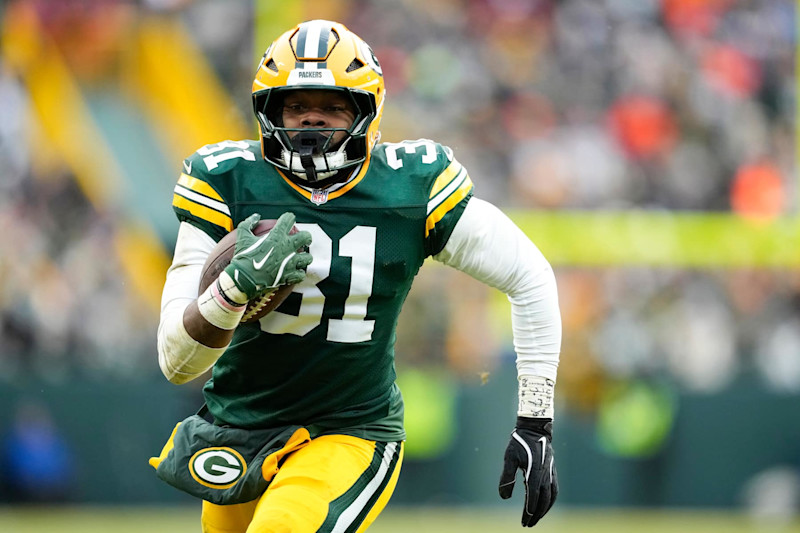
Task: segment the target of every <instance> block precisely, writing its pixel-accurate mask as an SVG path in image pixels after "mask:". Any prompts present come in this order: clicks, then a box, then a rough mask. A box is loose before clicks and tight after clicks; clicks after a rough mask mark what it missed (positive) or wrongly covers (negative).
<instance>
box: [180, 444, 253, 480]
mask: <svg viewBox="0 0 800 533" xmlns="http://www.w3.org/2000/svg"><path fill="white" fill-rule="evenodd" d="M189 472H190V473H191V474H192V477H193V478H194V480H195V481H197V482H198V483H200V484H201V485H204V486H206V487H209V488H212V489H227V488H229V487H232V486H233V485H235V484H236V482H237V481H239V479H241V477H242V476H243V475H244V474H245V472H247V463H245V461H244V458H242V456H241V455H240V454H239V452H237V451H236V450H234V449H233V448H227V447H222V448H203V449H202V450H200V451H198V452H197V453H195V454H194V455H193V456H192V458H191V459H190V460H189Z"/></svg>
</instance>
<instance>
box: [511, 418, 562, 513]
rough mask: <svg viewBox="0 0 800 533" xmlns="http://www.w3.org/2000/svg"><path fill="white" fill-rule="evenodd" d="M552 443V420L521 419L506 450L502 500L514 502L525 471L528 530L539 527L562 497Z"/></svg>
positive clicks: (524, 482)
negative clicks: (516, 481)
mask: <svg viewBox="0 0 800 533" xmlns="http://www.w3.org/2000/svg"><path fill="white" fill-rule="evenodd" d="M552 440H553V420H552V419H550V418H526V417H522V416H518V417H517V427H516V428H514V431H513V432H512V433H511V440H510V441H509V443H508V447H507V448H506V453H505V457H504V461H503V473H502V475H501V476H500V487H499V488H500V497H501V498H503V499H504V500H507V499H508V498H510V497H511V492H512V491H513V490H514V479H515V478H516V475H517V470H522V474H523V477H522V483H523V484H524V485H525V506H524V507H523V509H522V525H523V526H525V527H532V526H534V525H536V523H537V522H538V521H539V520H541V518H542V517H543V516H544V515H545V514H546V513H547V511H549V510H550V508H551V507H552V506H553V503H554V502H555V501H556V497H557V496H558V476H557V475H556V468H555V465H554V464H553V446H552V444H551V441H552Z"/></svg>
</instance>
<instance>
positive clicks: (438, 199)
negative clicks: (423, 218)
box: [427, 167, 467, 215]
mask: <svg viewBox="0 0 800 533" xmlns="http://www.w3.org/2000/svg"><path fill="white" fill-rule="evenodd" d="M465 179H467V169H466V168H463V167H462V168H461V172H459V173H458V175H457V176H456V177H455V178H453V180H452V181H451V182H450V183H449V184H448V185H447V187H445V188H444V189H442V191H441V192H440V193H439V194H437V195H436V196H434V197H433V199H431V200H430V201H429V202H428V211H427V214H428V215H430V214H431V213H433V210H434V209H436V207H437V206H438V205H439V204H441V203H442V202H444V201H445V200H446V199H447V198H448V197H449V196H450V195H451V194H453V192H454V191H456V190H457V189H458V188H459V187H461V184H462V183H464V180H465Z"/></svg>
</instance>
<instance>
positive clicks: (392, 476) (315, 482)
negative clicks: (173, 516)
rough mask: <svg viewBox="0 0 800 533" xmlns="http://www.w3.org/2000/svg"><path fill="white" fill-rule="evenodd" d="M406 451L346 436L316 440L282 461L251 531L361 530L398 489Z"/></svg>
mask: <svg viewBox="0 0 800 533" xmlns="http://www.w3.org/2000/svg"><path fill="white" fill-rule="evenodd" d="M402 450H403V443H402V442H389V443H386V442H374V441H367V440H364V439H359V438H356V437H350V436H346V435H325V436H322V437H318V438H316V439H314V440H312V441H311V442H310V443H309V444H308V445H306V446H305V447H303V448H301V449H299V450H297V451H295V452H293V453H292V454H291V455H290V456H289V457H288V458H287V459H286V461H285V462H284V463H283V465H282V466H281V468H280V471H279V472H278V474H277V475H276V476H275V478H274V479H273V480H272V483H270V486H269V487H268V488H267V491H266V492H265V493H264V495H263V496H262V497H261V499H260V501H259V502H258V505H257V506H256V510H255V514H254V516H253V522H252V524H251V526H250V528H249V529H248V530H247V533H278V532H280V533H283V532H291V533H315V532H319V533H326V532H333V531H337V532H338V531H341V532H355V531H363V530H364V529H366V527H367V526H368V525H369V524H370V523H371V522H372V521H373V520H374V519H375V518H376V517H377V516H378V514H379V513H380V511H381V510H382V509H383V508H384V507H385V506H386V503H387V502H388V501H389V497H390V496H391V494H392V492H393V491H394V487H395V484H396V482H397V476H398V474H399V473H400V464H401V462H402Z"/></svg>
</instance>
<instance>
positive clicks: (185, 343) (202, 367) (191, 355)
mask: <svg viewBox="0 0 800 533" xmlns="http://www.w3.org/2000/svg"><path fill="white" fill-rule="evenodd" d="M214 246H216V243H215V242H214V239H212V238H211V237H209V236H208V235H207V234H206V233H205V232H203V231H202V230H201V229H199V228H197V227H195V226H193V225H191V224H189V223H186V222H182V223H181V225H180V229H179V230H178V241H177V243H176V245H175V255H174V256H173V258H172V265H171V266H170V267H169V270H167V281H166V283H165V284H164V292H163V293H162V294H161V320H160V322H159V325H158V365H159V366H160V367H161V372H163V374H164V376H166V378H167V379H168V380H169V381H171V382H172V383H176V384H181V383H186V382H187V381H191V380H192V379H194V378H196V377H198V376H200V375H201V374H203V373H204V372H205V371H206V370H208V369H209V368H211V367H212V366H213V365H214V363H215V362H216V361H217V359H219V357H220V356H221V355H222V353H223V352H224V351H225V348H209V347H207V346H203V345H202V344H200V343H199V342H197V341H196V340H194V339H193V338H192V337H190V336H189V334H188V333H187V332H186V328H185V327H184V325H183V313H184V311H185V310H186V307H187V306H188V305H189V304H190V303H192V302H193V301H194V300H195V299H196V298H197V289H198V286H199V285H200V274H201V273H202V269H203V264H205V261H206V257H208V254H209V253H210V252H211V251H212V250H213V249H214Z"/></svg>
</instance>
